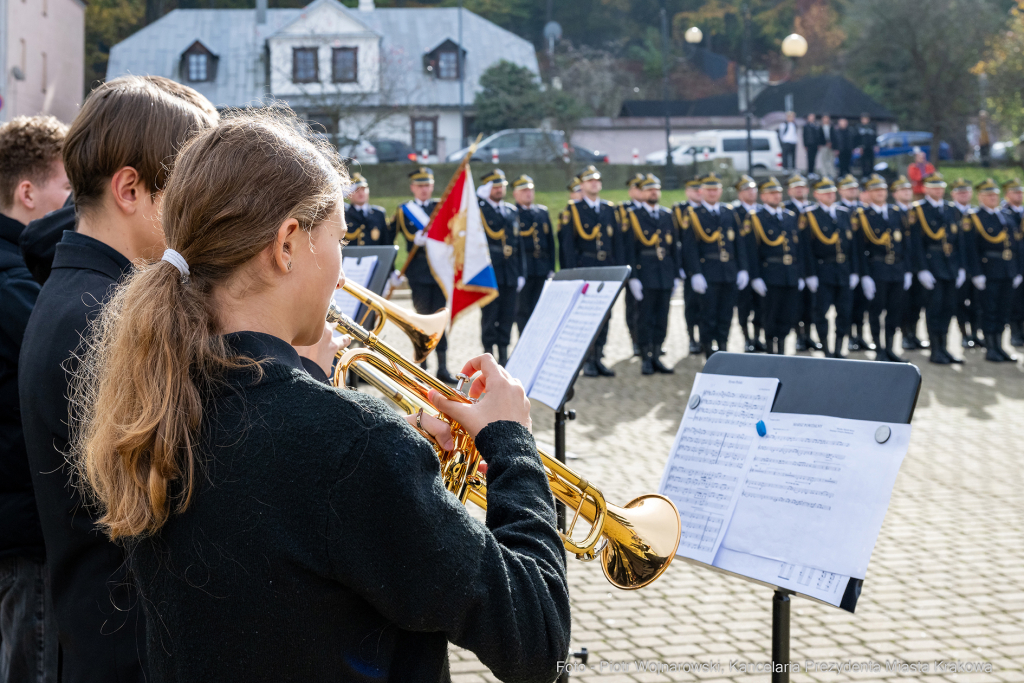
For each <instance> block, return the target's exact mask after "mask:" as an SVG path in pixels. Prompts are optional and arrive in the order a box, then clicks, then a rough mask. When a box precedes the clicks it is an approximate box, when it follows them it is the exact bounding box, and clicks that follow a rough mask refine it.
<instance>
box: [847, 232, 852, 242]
mask: <svg viewBox="0 0 1024 683" xmlns="http://www.w3.org/2000/svg"><path fill="white" fill-rule="evenodd" d="M846 239H848V240H852V239H853V230H847V231H846Z"/></svg>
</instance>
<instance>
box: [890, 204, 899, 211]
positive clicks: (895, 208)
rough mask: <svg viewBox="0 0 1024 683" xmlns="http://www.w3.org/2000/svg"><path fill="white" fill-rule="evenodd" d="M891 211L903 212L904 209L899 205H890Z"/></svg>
mask: <svg viewBox="0 0 1024 683" xmlns="http://www.w3.org/2000/svg"><path fill="white" fill-rule="evenodd" d="M889 210H890V211H902V209H900V207H899V206H898V205H897V204H890V205H889Z"/></svg>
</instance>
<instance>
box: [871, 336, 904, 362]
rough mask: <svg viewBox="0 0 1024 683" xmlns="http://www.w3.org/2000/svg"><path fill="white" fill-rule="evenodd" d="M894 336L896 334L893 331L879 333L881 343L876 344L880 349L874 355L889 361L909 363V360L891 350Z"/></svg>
mask: <svg viewBox="0 0 1024 683" xmlns="http://www.w3.org/2000/svg"><path fill="white" fill-rule="evenodd" d="M894 336H896V335H895V333H886V332H885V331H882V332H881V333H880V334H879V341H880V342H881V343H880V344H879V345H878V348H879V349H881V351H880V352H879V353H878V354H876V356H875V357H876V358H881V359H883V360H888V361H889V362H890V363H909V362H910V361H908V360H907V359H906V358H904V357H903V356H901V355H899V354H898V353H896V352H895V351H894V350H893V348H892V347H893V337H894Z"/></svg>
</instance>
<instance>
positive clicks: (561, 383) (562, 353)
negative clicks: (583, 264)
mask: <svg viewBox="0 0 1024 683" xmlns="http://www.w3.org/2000/svg"><path fill="white" fill-rule="evenodd" d="M584 285H585V288H584V290H583V292H582V293H581V294H580V296H579V297H577V298H576V303H575V304H574V305H573V307H572V311H571V312H570V313H569V315H568V317H566V319H565V324H564V325H563V326H562V329H561V330H559V332H558V336H557V337H556V338H555V342H554V344H552V346H551V350H550V351H549V352H548V355H547V357H546V358H545V359H544V362H543V364H542V365H541V367H540V370H539V371H538V373H537V378H536V380H535V381H534V383H533V388H532V389H531V390H530V393H529V394H527V395H528V396H529V397H530V398H533V399H536V400H538V401H540V402H541V403H543V404H544V405H546V406H549V407H551V408H552V409H554V410H557V409H558V406H559V405H560V404H561V401H562V398H563V397H564V396H565V392H566V390H567V389H568V388H569V385H570V384H572V382H573V380H574V379H576V373H577V372H578V371H579V367H580V363H581V362H583V356H584V354H586V352H587V348H588V347H589V345H590V342H591V340H593V338H594V335H596V334H597V330H598V328H599V327H600V326H601V322H602V321H603V320H604V316H605V313H607V312H608V309H609V308H611V305H612V304H613V303H614V302H615V295H616V294H618V290H619V283H617V282H605V281H600V280H599V281H593V280H588V281H586V282H585V283H584Z"/></svg>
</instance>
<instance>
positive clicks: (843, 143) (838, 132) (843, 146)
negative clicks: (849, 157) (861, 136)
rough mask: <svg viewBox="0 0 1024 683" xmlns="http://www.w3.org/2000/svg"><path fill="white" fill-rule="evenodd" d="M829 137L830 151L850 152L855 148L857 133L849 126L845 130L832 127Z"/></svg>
mask: <svg viewBox="0 0 1024 683" xmlns="http://www.w3.org/2000/svg"><path fill="white" fill-rule="evenodd" d="M829 135H830V136H831V138H832V140H831V142H832V151H834V152H852V151H853V148H854V147H856V146H857V133H856V132H855V131H854V130H853V128H850V127H849V126H847V127H846V128H840V127H839V126H832V132H831V133H830V134H829Z"/></svg>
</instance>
